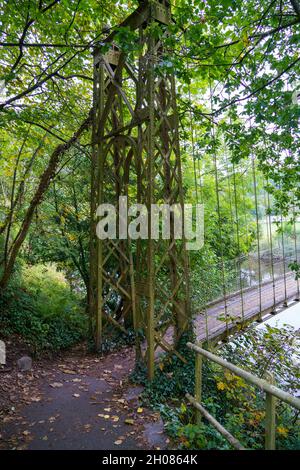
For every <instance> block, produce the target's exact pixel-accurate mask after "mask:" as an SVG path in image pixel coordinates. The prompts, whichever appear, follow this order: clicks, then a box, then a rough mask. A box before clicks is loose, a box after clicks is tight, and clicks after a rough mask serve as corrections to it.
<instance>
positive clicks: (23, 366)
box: [17, 356, 32, 372]
mask: <svg viewBox="0 0 300 470" xmlns="http://www.w3.org/2000/svg"><path fill="white" fill-rule="evenodd" d="M17 365H18V369H19V371H20V372H26V371H28V370H31V368H32V359H31V357H29V356H23V357H21V358H20V359H18V361H17Z"/></svg>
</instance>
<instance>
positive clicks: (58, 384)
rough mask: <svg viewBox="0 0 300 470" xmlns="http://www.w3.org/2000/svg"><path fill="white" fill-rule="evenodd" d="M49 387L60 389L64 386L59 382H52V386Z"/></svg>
mask: <svg viewBox="0 0 300 470" xmlns="http://www.w3.org/2000/svg"><path fill="white" fill-rule="evenodd" d="M49 385H50V387H52V388H60V387H63V386H64V385H63V384H62V383H60V382H53V384H49Z"/></svg>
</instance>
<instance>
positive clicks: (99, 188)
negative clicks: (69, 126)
mask: <svg viewBox="0 0 300 470" xmlns="http://www.w3.org/2000/svg"><path fill="white" fill-rule="evenodd" d="M98 87H99V95H98V100H99V102H98V113H99V119H101V117H102V113H103V110H104V106H105V102H104V101H105V99H104V95H105V91H104V70H103V63H102V62H100V64H99V81H98ZM97 126H99V123H97ZM103 132H104V129H103V128H100V127H99V128H97V130H96V139H97V141H98V142H97V144H98V148H97V155H96V158H97V174H96V194H97V207H98V206H99V205H100V204H101V203H102V202H103V201H102V198H103V185H102V181H103V164H104V162H103V159H104V154H103V150H104V149H103V147H104V143H103ZM94 236H95V237H96V233H95V234H94ZM96 253H97V254H96V259H97V276H96V289H95V290H96V302H95V303H96V309H95V310H96V311H95V313H96V331H95V347H96V351H100V350H101V346H102V326H103V325H102V322H103V319H102V309H103V293H102V291H103V272H102V267H103V242H102V240H100V239H99V238H98V237H96Z"/></svg>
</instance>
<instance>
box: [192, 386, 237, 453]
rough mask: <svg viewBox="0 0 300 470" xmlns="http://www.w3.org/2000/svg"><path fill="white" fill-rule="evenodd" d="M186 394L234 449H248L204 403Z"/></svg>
mask: <svg viewBox="0 0 300 470" xmlns="http://www.w3.org/2000/svg"><path fill="white" fill-rule="evenodd" d="M185 396H186V398H187V399H188V401H189V402H190V403H191V404H192V405H193V406H194V407H195V408H197V410H199V412H200V413H201V414H202V415H203V416H204V418H205V419H207V421H208V422H209V423H210V424H212V425H213V426H214V427H215V428H216V429H217V431H219V433H220V434H222V436H223V437H225V439H226V440H227V441H228V442H229V444H231V445H232V447H233V448H234V449H236V450H246V449H245V447H243V446H242V444H241V443H240V442H239V441H238V440H237V439H236V438H235V437H234V436H233V435H232V434H230V432H229V431H227V429H225V428H224V426H222V424H220V423H219V421H217V420H216V419H215V418H214V417H213V416H212V415H211V414H210V413H209V412H208V411H206V409H205V408H204V407H203V406H202V405H200V403H197V401H196V400H195V398H194V397H192V395H190V394H189V393H187V394H186V395H185Z"/></svg>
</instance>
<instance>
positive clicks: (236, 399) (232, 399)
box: [131, 329, 300, 450]
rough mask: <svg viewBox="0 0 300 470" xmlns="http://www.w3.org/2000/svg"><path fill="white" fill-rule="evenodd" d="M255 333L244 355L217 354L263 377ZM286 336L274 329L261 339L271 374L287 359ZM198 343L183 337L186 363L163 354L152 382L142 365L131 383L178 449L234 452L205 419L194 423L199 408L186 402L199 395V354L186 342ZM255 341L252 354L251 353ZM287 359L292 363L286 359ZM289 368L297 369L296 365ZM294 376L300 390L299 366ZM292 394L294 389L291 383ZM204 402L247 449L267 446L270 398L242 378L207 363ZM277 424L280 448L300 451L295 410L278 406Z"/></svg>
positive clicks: (226, 351)
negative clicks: (267, 400)
mask: <svg viewBox="0 0 300 470" xmlns="http://www.w3.org/2000/svg"><path fill="white" fill-rule="evenodd" d="M251 334H252V333H248V334H247V335H248V336H247V335H246V337H247V338H246V339H247V340H246V345H247V349H246V350H245V351H244V352H245V354H244V356H243V355H242V353H241V351H239V350H238V346H236V347H235V348H233V347H232V344H231V345H230V346H229V345H226V346H224V347H223V348H222V349H220V350H218V351H217V354H221V355H223V356H225V357H226V359H227V360H228V361H230V362H235V363H236V364H237V365H240V367H244V368H248V369H250V370H252V371H253V373H258V370H259V367H260V368H261V366H262V364H258V363H255V361H254V360H253V357H259V356H255V354H256V349H258V350H260V351H261V346H260V343H259V341H258V340H259V338H258V337H257V334H254V335H253V336H252V339H251ZM285 334H286V332H285V333H284V331H281V332H280V335H279V330H276V331H270V329H268V330H267V332H266V333H264V334H263V333H261V334H260V340H262V341H263V344H265V345H266V346H265V347H266V350H267V351H268V352H269V353H270V355H271V356H272V358H273V362H272V361H271V362H270V358H269V354H266V352H265V354H263V355H262V356H261V357H260V359H259V360H258V362H262V361H264V360H265V362H267V363H268V367H269V370H272V369H273V370H274V369H276V362H277V360H276V357H277V359H278V360H279V362H280V361H282V360H283V358H284V352H283V349H284V348H285V347H286V345H285V344H283V338H284V337H285ZM289 334H291V332H289ZM279 336H280V337H279ZM194 339H195V338H194V335H193V334H192V333H190V334H188V335H185V336H183V337H182V340H181V342H180V344H179V345H178V348H177V350H178V352H180V353H181V354H182V355H183V356H184V357H185V359H186V363H183V362H182V361H181V360H180V359H179V358H178V357H177V356H174V355H173V356H172V357H171V356H170V355H163V356H162V357H161V358H160V360H159V361H158V362H157V363H156V370H155V378H154V380H153V381H152V382H151V383H150V382H149V381H148V380H147V373H146V369H145V367H144V366H143V365H142V364H139V365H138V366H137V367H136V370H135V371H134V372H133V373H132V375H131V380H132V381H133V382H136V383H142V384H143V385H144V386H145V388H144V392H143V395H142V399H143V401H144V403H145V404H147V406H150V407H152V408H153V409H154V410H157V411H159V412H160V414H161V417H162V419H163V420H164V424H165V430H166V432H167V433H168V435H169V436H170V437H171V438H172V440H173V443H174V446H175V447H179V448H188V449H228V450H229V449H231V446H230V445H229V443H228V442H227V441H226V440H225V439H224V438H223V437H222V436H221V435H220V434H219V433H218V432H217V431H216V429H215V428H214V427H212V426H211V425H210V424H209V423H208V422H206V420H205V419H202V421H201V424H200V425H195V424H194V423H195V412H194V408H193V407H192V406H191V405H190V404H189V403H188V401H187V399H186V398H185V394H186V393H187V392H188V393H190V394H192V395H193V394H194V371H195V357H194V353H193V352H192V351H191V350H189V349H188V348H187V347H186V343H187V341H192V342H193V341H194ZM251 341H252V345H253V351H252V352H253V354H250V351H251V349H250V343H251ZM268 348H269V350H268ZM241 350H242V348H241ZM239 355H240V357H239ZM242 356H243V357H244V360H242ZM251 357H252V359H251ZM286 361H289V359H288V358H286ZM272 364H273V366H272ZM288 366H289V368H291V367H292V366H291V364H288ZM293 373H294V376H295V383H294V391H295V390H296V388H297V383H298V386H299V377H298V376H297V368H295V370H294V371H293ZM289 391H290V392H291V391H292V390H291V384H290V383H289ZM202 404H203V405H204V407H205V408H206V409H207V411H208V412H209V413H210V414H211V415H212V416H214V417H215V418H216V419H217V420H218V421H219V422H220V423H221V424H222V425H223V426H224V427H225V428H226V429H227V430H228V431H229V432H230V433H231V434H232V435H234V436H235V437H236V438H237V439H238V440H239V441H240V442H241V443H242V445H244V447H245V448H248V449H263V448H264V426H265V412H264V410H265V396H264V394H263V393H261V392H260V391H259V390H258V389H257V388H255V387H253V386H251V385H250V384H249V383H246V382H245V381H244V380H243V379H241V378H240V377H237V376H234V375H233V374H231V373H229V372H228V371H227V372H226V371H225V370H223V369H222V368H220V367H219V366H217V365H216V364H214V363H212V362H210V361H206V360H203V368H202ZM276 426H277V428H276V445H277V448H278V449H297V448H298V449H299V447H300V440H299V433H298V429H299V420H298V415H297V413H296V412H295V410H293V409H292V408H290V407H288V406H287V405H285V404H284V403H282V402H280V403H278V404H277V416H276Z"/></svg>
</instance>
